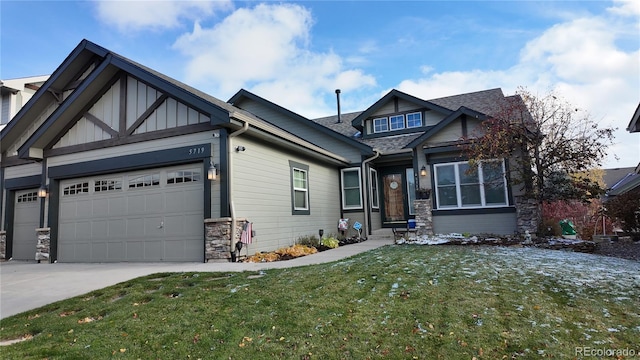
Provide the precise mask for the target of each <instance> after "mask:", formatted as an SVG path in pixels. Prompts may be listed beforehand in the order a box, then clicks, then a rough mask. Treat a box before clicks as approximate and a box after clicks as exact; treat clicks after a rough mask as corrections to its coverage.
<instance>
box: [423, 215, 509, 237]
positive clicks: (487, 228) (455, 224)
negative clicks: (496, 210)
mask: <svg viewBox="0 0 640 360" xmlns="http://www.w3.org/2000/svg"><path fill="white" fill-rule="evenodd" d="M516 223H517V221H516V213H515V212H512V213H504V214H473V215H437V216H434V217H433V231H434V233H436V234H450V233H470V234H497V235H509V234H513V233H515V232H516V230H517V227H516Z"/></svg>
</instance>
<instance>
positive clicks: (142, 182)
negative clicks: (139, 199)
mask: <svg viewBox="0 0 640 360" xmlns="http://www.w3.org/2000/svg"><path fill="white" fill-rule="evenodd" d="M158 185H160V174H147V175H140V176H134V177H131V178H129V189H134V188H145V187H151V186H158Z"/></svg>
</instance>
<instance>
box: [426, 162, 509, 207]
mask: <svg viewBox="0 0 640 360" xmlns="http://www.w3.org/2000/svg"><path fill="white" fill-rule="evenodd" d="M434 170H435V178H436V201H437V207H438V209H461V208H481V207H495V206H505V205H507V181H506V178H505V176H504V173H505V169H504V162H503V161H500V160H491V161H483V162H481V163H480V164H479V165H477V167H470V166H469V163H467V162H458V163H448V164H440V165H434Z"/></svg>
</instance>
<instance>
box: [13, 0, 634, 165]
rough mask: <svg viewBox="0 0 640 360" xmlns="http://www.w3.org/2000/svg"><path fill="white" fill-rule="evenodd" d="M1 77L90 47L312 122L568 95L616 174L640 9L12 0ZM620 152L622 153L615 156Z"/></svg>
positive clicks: (585, 4) (616, 4)
mask: <svg viewBox="0 0 640 360" xmlns="http://www.w3.org/2000/svg"><path fill="white" fill-rule="evenodd" d="M0 20H1V23H0V33H1V39H0V78H2V79H12V78H17V77H25V76H33V75H45V74H50V73H51V72H53V71H54V70H55V69H56V67H57V66H58V65H59V64H60V63H61V62H62V61H63V60H64V58H65V57H66V56H67V55H68V54H69V53H70V52H71V50H72V49H73V48H74V47H75V46H76V45H77V44H78V43H79V42H80V41H81V40H82V39H83V38H86V39H88V40H91V41H93V42H95V43H98V44H99V45H101V46H103V47H106V48H107V49H110V50H113V51H115V52H117V53H119V54H121V55H123V56H125V57H128V58H130V59H132V60H134V61H137V62H140V63H142V64H144V65H146V66H149V67H151V68H153V69H155V70H157V71H160V72H162V73H165V74H167V75H169V76H171V77H174V78H176V79H178V80H181V81H183V82H185V83H188V84H189V85H191V86H194V87H196V88H198V89H200V90H203V91H205V92H207V93H209V94H211V95H213V96H215V97H218V98H220V99H222V100H227V99H229V98H230V97H231V96H232V95H233V94H234V93H235V92H236V91H238V90H239V89H241V88H245V89H247V90H249V91H252V92H255V93H256V94H258V95H260V96H263V97H265V98H267V99H269V100H271V101H274V102H276V103H278V104H280V105H282V106H285V107H287V108H290V109H292V110H293V111H296V112H298V113H299V114H301V115H303V116H306V117H309V118H314V117H320V116H326V115H330V114H333V113H334V112H335V93H334V90H335V89H336V88H340V89H341V90H342V94H341V105H342V107H343V109H342V110H343V112H348V111H358V110H364V109H365V108H366V107H368V106H369V105H371V104H372V103H373V102H374V101H376V100H377V99H379V98H380V97H381V96H383V95H384V94H385V93H386V92H388V91H389V90H390V89H394V88H395V89H398V90H401V91H404V92H407V93H409V94H412V95H415V96H418V97H421V98H424V99H430V98H437V97H442V96H448V95H454V94H459V93H464V92H470V91H478V90H484V89H489V88H496V87H499V88H502V90H503V91H504V93H505V94H506V95H511V94H513V93H514V92H515V91H516V90H517V88H518V87H519V86H522V87H526V88H527V89H528V90H530V91H532V92H534V93H540V94H543V93H546V92H548V91H549V90H552V89H553V90H555V91H558V92H559V93H560V94H562V95H563V96H564V97H566V98H567V99H568V100H569V101H570V102H571V103H573V104H575V105H576V106H578V107H580V108H583V109H586V110H588V111H589V112H590V113H591V115H592V117H593V118H595V119H597V120H598V121H599V122H601V123H602V124H603V126H614V127H617V128H618V129H619V130H618V131H617V132H616V144H615V145H614V146H612V147H611V149H610V156H609V158H608V159H607V160H606V163H605V164H604V165H605V167H623V166H624V167H627V166H635V165H637V164H638V162H639V161H640V136H638V134H629V133H628V132H626V131H625V128H626V126H627V125H628V123H629V120H630V118H631V115H632V114H633V111H634V110H635V109H636V107H637V106H638V102H639V101H640V2H639V1H634V0H616V1H515V0H514V1H298V2H275V1H266V2H232V1H204V0H199V1H169V0H165V1H84V2H75V1H11V0H9V1H7V0H2V1H1V2H0ZM614 155H616V156H618V157H619V160H616V159H615V157H614Z"/></svg>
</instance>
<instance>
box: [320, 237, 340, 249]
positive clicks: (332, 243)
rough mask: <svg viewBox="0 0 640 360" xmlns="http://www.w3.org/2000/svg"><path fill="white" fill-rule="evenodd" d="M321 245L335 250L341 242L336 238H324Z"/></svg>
mask: <svg viewBox="0 0 640 360" xmlns="http://www.w3.org/2000/svg"><path fill="white" fill-rule="evenodd" d="M321 243H322V245H324V246H326V247H328V248H332V249H335V248H337V247H338V245H340V241H338V239H336V238H334V237H328V238H324V239H322V241H321Z"/></svg>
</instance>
